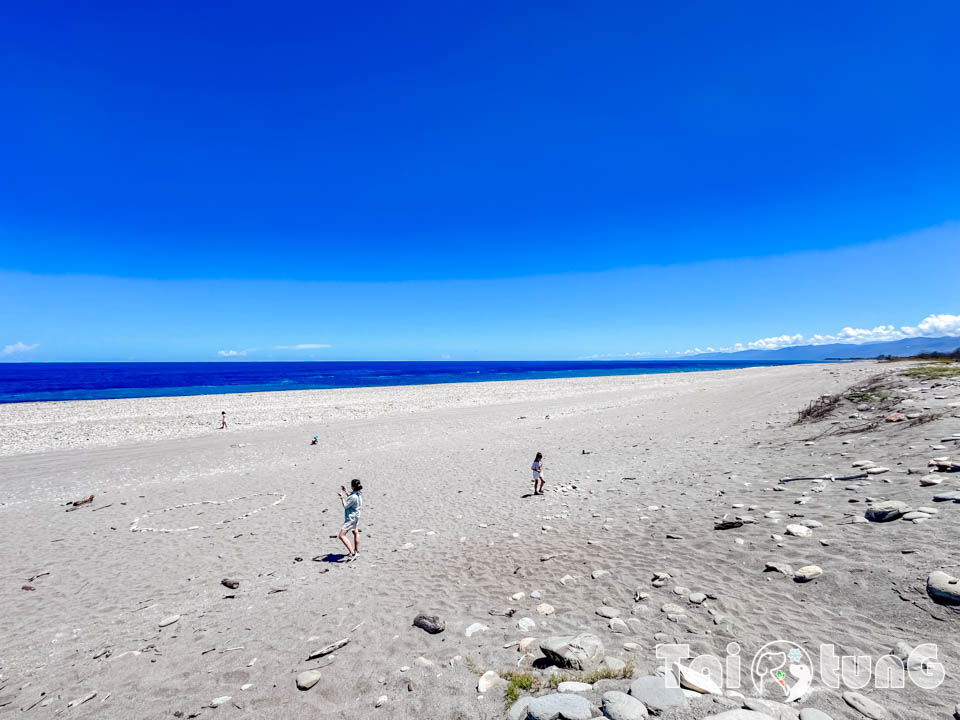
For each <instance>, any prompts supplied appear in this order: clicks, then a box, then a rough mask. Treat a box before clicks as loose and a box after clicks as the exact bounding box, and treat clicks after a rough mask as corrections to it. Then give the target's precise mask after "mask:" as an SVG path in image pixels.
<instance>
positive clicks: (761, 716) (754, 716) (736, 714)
mask: <svg viewBox="0 0 960 720" xmlns="http://www.w3.org/2000/svg"><path fill="white" fill-rule="evenodd" d="M703 720H773V718H771V717H770V716H769V715H767V714H765V713H758V712H754V711H753V710H727V711H726V712H722V713H720V714H719V715H707V716H706V717H705V718H704V719H703Z"/></svg>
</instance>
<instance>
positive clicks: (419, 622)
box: [413, 614, 447, 635]
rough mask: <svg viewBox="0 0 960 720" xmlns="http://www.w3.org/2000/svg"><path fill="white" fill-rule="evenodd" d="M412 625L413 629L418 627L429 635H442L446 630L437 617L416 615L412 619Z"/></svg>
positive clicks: (445, 626) (442, 622)
mask: <svg viewBox="0 0 960 720" xmlns="http://www.w3.org/2000/svg"><path fill="white" fill-rule="evenodd" d="M413 625H414V627H418V628H420V629H421V630H423V631H425V632H428V633H430V634H431V635H436V634H437V633H442V632H443V631H444V630H446V629H447V625H446V623H445V622H444V621H443V619H442V618H441V617H440V616H438V615H423V614H420V615H417V616H416V617H415V618H414V619H413Z"/></svg>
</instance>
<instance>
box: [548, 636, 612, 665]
mask: <svg viewBox="0 0 960 720" xmlns="http://www.w3.org/2000/svg"><path fill="white" fill-rule="evenodd" d="M540 651H541V652H542V653H543V654H544V655H545V656H546V657H547V659H548V660H549V661H550V662H552V663H553V664H554V665H557V666H559V667H564V668H570V669H572V670H590V669H593V668H594V667H595V666H596V665H599V664H600V661H601V660H603V643H602V642H601V641H600V638H598V637H597V636H596V635H591V634H589V633H582V634H580V635H554V636H551V637H548V638H545V639H544V640H542V641H541V642H540Z"/></svg>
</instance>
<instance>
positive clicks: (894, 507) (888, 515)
mask: <svg viewBox="0 0 960 720" xmlns="http://www.w3.org/2000/svg"><path fill="white" fill-rule="evenodd" d="M907 512H910V506H909V505H907V504H906V503H905V502H900V501H899V500H887V501H886V502H880V503H876V504H874V505H872V506H871V507H869V508H867V511H866V513H864V517H865V518H867V520H869V521H870V522H889V521H890V520H896V519H897V518H898V517H900V516H901V515H903V514H904V513H907Z"/></svg>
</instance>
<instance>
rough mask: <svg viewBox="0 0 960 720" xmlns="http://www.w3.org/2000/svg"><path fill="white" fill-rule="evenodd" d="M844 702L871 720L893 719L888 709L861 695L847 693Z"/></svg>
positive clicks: (844, 695)
mask: <svg viewBox="0 0 960 720" xmlns="http://www.w3.org/2000/svg"><path fill="white" fill-rule="evenodd" d="M843 701H844V702H845V703H847V705H849V706H850V707H852V708H853V709H854V710H856V711H857V712H859V713H860V714H861V715H865V716H866V717H868V718H870V720H888V719H889V718H890V717H891V715H890V713H889V712H887V710H886V708H884V707H883V706H882V705H879V704H878V703H876V702H874V701H873V700H871V699H870V698H868V697H866V696H865V695H861V694H860V693H855V692H845V693H844V694H843Z"/></svg>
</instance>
